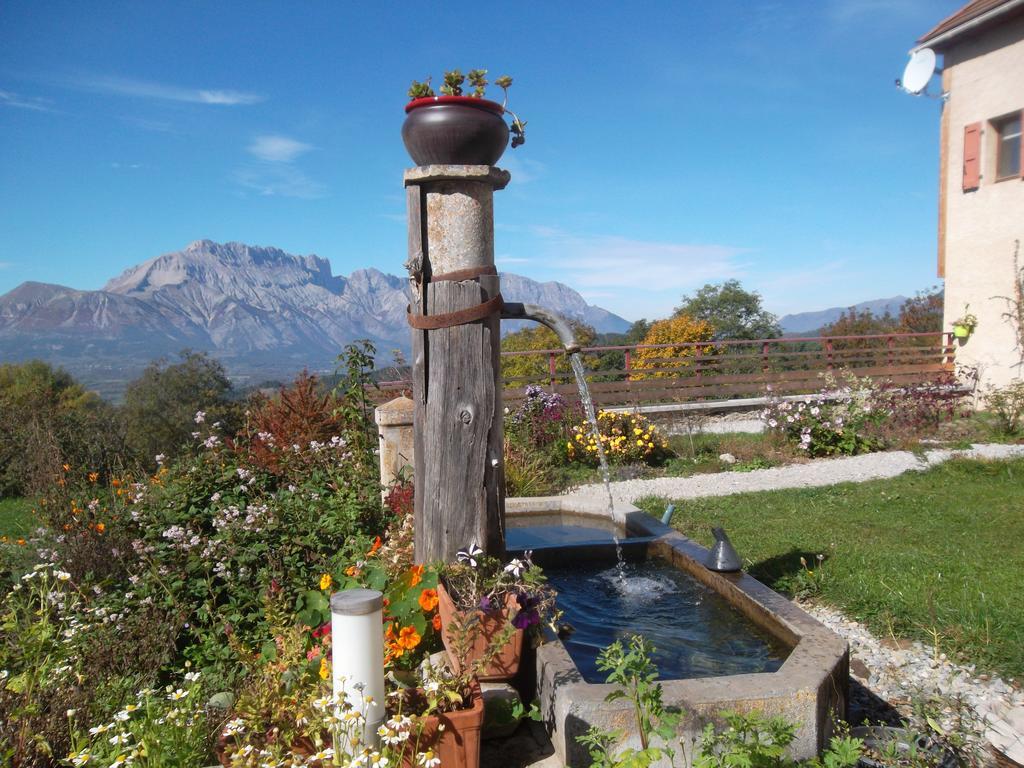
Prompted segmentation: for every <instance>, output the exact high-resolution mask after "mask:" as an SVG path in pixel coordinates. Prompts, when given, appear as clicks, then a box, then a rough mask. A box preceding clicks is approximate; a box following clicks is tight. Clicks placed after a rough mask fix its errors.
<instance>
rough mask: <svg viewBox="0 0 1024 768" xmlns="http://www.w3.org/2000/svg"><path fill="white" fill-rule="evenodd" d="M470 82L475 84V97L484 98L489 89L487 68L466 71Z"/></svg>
mask: <svg viewBox="0 0 1024 768" xmlns="http://www.w3.org/2000/svg"><path fill="white" fill-rule="evenodd" d="M466 78H467V79H468V80H469V84H470V85H472V86H473V98H475V99H482V98H483V97H484V92H485V91H486V90H487V70H486V69H471V70H469V72H467V73H466Z"/></svg>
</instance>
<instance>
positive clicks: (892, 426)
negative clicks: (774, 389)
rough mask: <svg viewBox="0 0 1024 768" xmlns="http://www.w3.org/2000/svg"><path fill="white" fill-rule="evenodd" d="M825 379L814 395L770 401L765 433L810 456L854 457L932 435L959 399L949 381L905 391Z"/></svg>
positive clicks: (865, 380)
mask: <svg viewBox="0 0 1024 768" xmlns="http://www.w3.org/2000/svg"><path fill="white" fill-rule="evenodd" d="M823 379H824V385H823V386H822V387H821V389H820V390H819V391H818V392H817V393H816V394H815V395H808V396H806V397H804V398H803V399H802V400H800V399H795V400H794V399H788V400H783V399H781V398H773V399H772V400H771V401H770V402H769V404H768V407H767V408H765V409H764V410H763V411H762V412H761V418H762V420H763V421H764V422H765V424H766V425H767V427H768V429H769V430H771V431H774V432H776V433H778V434H781V435H783V436H785V437H786V438H787V439H789V440H790V441H792V442H793V443H795V444H797V445H799V447H800V448H801V449H802V450H804V451H806V452H807V453H808V455H810V456H837V455H839V456H852V455H855V454H858V453H866V452H869V451H877V450H881V449H882V448H885V447H887V446H889V445H893V444H899V443H906V442H907V441H909V440H912V439H916V438H919V437H922V436H924V435H928V434H932V433H934V432H935V430H936V429H938V427H939V425H940V424H941V423H942V422H944V421H948V420H949V419H952V418H953V417H955V416H956V415H957V414H958V412H959V410H960V406H961V403H962V400H963V398H962V395H961V394H960V393H958V392H957V391H956V390H955V386H954V385H955V384H956V382H955V380H954V379H953V378H952V377H947V378H939V379H936V380H935V381H933V382H930V383H926V384H916V385H909V386H908V385H903V384H894V383H892V382H889V381H882V382H876V381H873V380H872V379H870V378H869V377H866V376H865V377H857V376H855V375H853V374H851V373H844V374H841V375H840V376H839V377H837V376H835V375H834V374H832V373H827V374H825V375H824V376H823Z"/></svg>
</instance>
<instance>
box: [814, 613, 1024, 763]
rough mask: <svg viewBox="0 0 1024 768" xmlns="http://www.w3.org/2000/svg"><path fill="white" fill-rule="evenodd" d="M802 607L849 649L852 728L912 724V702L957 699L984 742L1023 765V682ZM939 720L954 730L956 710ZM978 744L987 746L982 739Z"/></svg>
mask: <svg viewBox="0 0 1024 768" xmlns="http://www.w3.org/2000/svg"><path fill="white" fill-rule="evenodd" d="M798 605H799V606H800V607H801V608H803V609H804V610H805V611H807V612H808V613H809V614H811V615H812V616H813V617H814V618H816V619H817V620H818V621H820V622H821V623H822V624H824V625H825V626H827V627H828V628H829V629H831V630H832V631H833V632H835V633H837V634H838V635H840V636H842V637H843V638H844V639H845V640H846V641H847V642H848V643H849V644H850V676H851V678H852V679H851V686H850V712H849V720H850V723H851V725H860V724H862V723H863V722H864V721H865V720H868V721H870V722H871V723H877V722H888V723H890V724H893V725H896V724H898V721H899V719H901V718H907V719H910V720H911V721H912V718H911V715H912V707H911V702H912V701H913V700H914V699H921V698H927V697H933V696H938V697H941V698H943V699H946V700H949V699H956V698H959V699H961V700H962V702H963V703H964V704H965V705H966V710H967V711H968V712H970V713H973V715H975V716H976V717H977V718H978V721H979V724H980V726H981V727H980V728H979V731H981V730H984V731H985V733H984V737H983V739H984V741H989V742H991V743H993V744H995V745H997V746H998V747H999V750H1000V751H1001V752H1002V753H1003V754H1008V755H1009V756H1010V757H1011V758H1013V759H1015V760H1017V761H1020V760H1024V690H1022V689H1021V683H1020V681H1018V680H1013V679H1010V680H1003V679H1002V678H1000V677H998V676H990V675H986V674H978V673H977V672H976V671H975V668H974V665H973V664H970V665H966V666H963V665H959V664H954V663H953V662H951V661H950V660H949V659H947V658H946V654H944V653H941V652H938V653H937V652H936V651H935V649H934V648H931V647H928V646H926V645H924V644H923V643H920V642H918V641H916V640H915V641H909V640H902V639H901V640H894V639H892V638H885V639H881V640H880V639H879V638H877V637H875V636H874V635H873V634H872V633H871V632H869V631H868V630H867V628H865V627H864V625H863V624H861V623H860V622H858V621H853V620H851V619H848V618H846V617H845V616H843V614H842V613H840V612H839V611H837V610H836V609H834V608H831V607H828V606H824V605H818V604H815V603H808V602H803V601H801V602H798ZM940 720H941V723H940V724H941V725H942V726H943V727H944V728H954V727H955V724H954V712H953V707H946V708H944V709H943V714H942V716H941V717H940ZM915 725H918V726H920V727H924V724H917V723H915ZM977 743H983V742H982V739H978V740H977Z"/></svg>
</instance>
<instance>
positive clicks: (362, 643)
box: [331, 589, 385, 745]
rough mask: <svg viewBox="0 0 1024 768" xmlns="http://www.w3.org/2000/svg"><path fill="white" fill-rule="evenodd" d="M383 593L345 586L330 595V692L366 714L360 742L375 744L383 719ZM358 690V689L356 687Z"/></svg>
mask: <svg viewBox="0 0 1024 768" xmlns="http://www.w3.org/2000/svg"><path fill="white" fill-rule="evenodd" d="M383 609H384V595H383V594H381V593H380V592H378V591H377V590H375V589H346V590H345V591H343V592H335V593H334V594H333V595H331V647H332V658H331V666H332V668H333V671H334V680H333V682H334V694H335V695H336V696H341V695H342V694H344V695H345V697H346V698H347V699H348V701H349V702H350V703H351V704H352V706H353V707H356V708H357V709H362V710H363V711H364V712H365V713H366V728H365V732H364V734H363V737H364V743H365V744H367V745H376V744H377V742H378V737H377V728H378V727H380V726H381V725H382V724H383V722H384V717H385V712H384V617H383V615H382V612H383ZM357 686H360V687H362V690H359V687H357Z"/></svg>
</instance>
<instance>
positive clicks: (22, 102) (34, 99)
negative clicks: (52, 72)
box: [0, 91, 53, 112]
mask: <svg viewBox="0 0 1024 768" xmlns="http://www.w3.org/2000/svg"><path fill="white" fill-rule="evenodd" d="M50 103H51V102H50V100H49V99H44V98H41V97H39V96H21V95H19V94H17V93H14V92H12V91H0V104H3V105H4V106H5V107H17V108H18V109H31V110H33V111H35V112H52V111H53V109H52V108H51V107H50Z"/></svg>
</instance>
